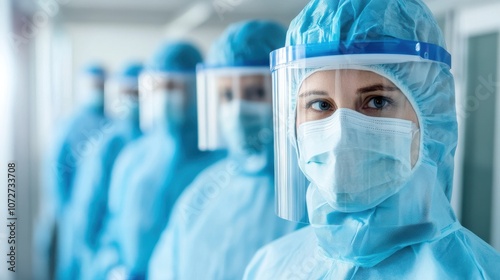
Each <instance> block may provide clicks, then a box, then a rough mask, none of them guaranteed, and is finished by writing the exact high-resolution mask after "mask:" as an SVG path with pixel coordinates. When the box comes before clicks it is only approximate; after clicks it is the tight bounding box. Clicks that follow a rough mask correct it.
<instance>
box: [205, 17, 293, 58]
mask: <svg viewBox="0 0 500 280" xmlns="http://www.w3.org/2000/svg"><path fill="white" fill-rule="evenodd" d="M285 37H286V29H285V28H284V27H283V26H281V25H280V24H278V23H276V22H273V21H267V20H250V21H243V22H239V23H235V24H232V25H230V26H229V27H228V28H227V29H226V30H225V31H224V33H223V34H222V35H221V36H220V37H219V38H218V39H217V41H215V43H214V44H213V45H212V47H211V49H210V52H209V54H208V57H207V66H213V67H237V66H269V53H270V52H271V51H273V50H275V49H277V48H281V47H283V46H284V44H285Z"/></svg>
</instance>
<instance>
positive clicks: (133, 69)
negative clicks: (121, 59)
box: [118, 62, 143, 79]
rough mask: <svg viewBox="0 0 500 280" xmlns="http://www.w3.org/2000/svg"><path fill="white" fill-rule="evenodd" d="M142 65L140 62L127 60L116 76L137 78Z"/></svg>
mask: <svg viewBox="0 0 500 280" xmlns="http://www.w3.org/2000/svg"><path fill="white" fill-rule="evenodd" d="M142 69H143V67H142V63H140V62H128V63H126V64H124V65H123V67H122V68H121V70H120V71H119V72H118V76H119V77H120V78H124V79H137V78H138V77H139V74H140V73H141V71H142Z"/></svg>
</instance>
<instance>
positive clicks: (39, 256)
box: [34, 102, 108, 273]
mask: <svg viewBox="0 0 500 280" xmlns="http://www.w3.org/2000/svg"><path fill="white" fill-rule="evenodd" d="M107 124H108V121H107V119H106V118H105V116H104V108H103V105H102V103H100V102H94V103H87V104H84V105H83V106H82V107H81V108H80V109H79V110H78V111H77V112H76V114H75V115H73V116H72V117H71V118H70V119H68V120H67V121H66V122H65V123H64V124H63V125H62V127H61V128H60V129H58V131H57V132H56V136H55V138H54V145H53V146H52V147H51V149H50V151H49V155H48V156H47V160H46V164H45V166H46V170H45V175H44V191H43V192H42V194H41V197H42V199H41V204H42V205H41V210H40V214H39V217H38V221H37V223H36V229H35V230H36V234H35V240H34V242H35V256H36V257H35V259H36V260H37V262H39V261H41V260H46V261H48V259H47V256H54V255H55V254H56V252H55V251H54V249H55V248H56V247H55V246H56V245H55V244H56V243H57V239H55V238H56V237H55V236H56V235H55V233H56V232H57V231H58V230H59V223H60V222H61V219H62V214H63V213H64V212H65V211H66V209H67V205H68V202H69V198H70V196H71V193H72V190H73V185H74V177H75V174H76V172H77V170H78V169H79V168H80V166H81V164H80V163H81V162H82V159H83V158H85V157H86V156H88V148H89V147H90V146H91V145H92V144H93V143H96V142H98V141H99V140H100V139H101V138H102V137H103V134H104V133H105V131H106V129H107ZM37 266H40V268H41V269H42V270H53V269H54V267H55V263H45V264H42V263H41V262H39V264H37ZM42 270H38V271H42ZM47 273H52V272H50V271H47Z"/></svg>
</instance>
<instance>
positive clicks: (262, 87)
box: [197, 65, 273, 156]
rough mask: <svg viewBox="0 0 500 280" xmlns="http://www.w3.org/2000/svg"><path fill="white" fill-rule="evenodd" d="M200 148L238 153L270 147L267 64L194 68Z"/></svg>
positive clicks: (270, 126)
mask: <svg viewBox="0 0 500 280" xmlns="http://www.w3.org/2000/svg"><path fill="white" fill-rule="evenodd" d="M197 83H198V86H197V88H198V98H199V100H198V128H199V130H198V135H199V141H198V143H199V148H200V149H201V150H217V149H228V150H229V152H230V153H233V154H238V155H244V156H245V155H247V156H251V155H255V154H260V153H265V152H267V151H268V150H272V143H273V142H272V102H271V101H272V98H271V76H270V73H269V68H267V67H224V68H204V67H203V66H201V65H199V66H198V69H197Z"/></svg>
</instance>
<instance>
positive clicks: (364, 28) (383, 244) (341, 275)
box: [245, 0, 500, 280]
mask: <svg viewBox="0 0 500 280" xmlns="http://www.w3.org/2000/svg"><path fill="white" fill-rule="evenodd" d="M286 45H287V46H286V47H285V48H282V49H279V50H277V51H275V52H273V53H272V58H274V59H273V60H272V61H273V63H272V65H271V67H272V70H273V85H274V87H273V89H274V90H275V91H274V98H275V101H276V103H275V104H277V106H276V107H275V109H276V110H275V112H274V116H275V117H276V118H282V119H283V120H284V121H281V122H278V123H277V126H276V134H275V137H276V138H275V139H277V143H276V147H277V152H278V153H279V154H280V156H282V158H280V159H281V161H280V162H279V164H278V166H277V169H278V170H279V171H280V173H279V174H283V175H284V177H283V178H278V179H283V180H281V183H278V184H277V192H278V195H283V197H285V195H286V194H289V193H294V194H297V196H290V197H289V200H283V201H279V202H282V204H279V205H277V206H278V208H281V207H282V206H283V207H288V209H287V211H283V214H288V213H293V212H294V210H295V209H296V208H297V207H298V206H300V205H302V204H303V203H304V201H306V202H307V210H308V218H309V222H310V224H311V226H310V227H306V228H304V229H302V230H299V231H296V232H294V233H292V234H290V235H288V236H286V237H284V238H282V239H280V240H277V241H276V242H273V243H271V244H269V245H268V246H266V247H264V248H263V249H261V250H260V251H259V252H258V253H257V254H256V256H255V257H254V258H253V260H252V263H251V264H250V265H249V267H248V268H247V270H246V273H245V279H258V280H261V279H500V270H499V269H498V264H500V255H499V254H498V252H496V251H495V250H494V249H493V248H492V247H491V246H489V245H488V244H487V243H485V242H484V241H483V240H481V239H480V238H478V237H477V236H476V235H474V234H473V233H472V232H470V231H469V230H467V229H465V228H464V227H463V226H462V225H461V224H460V222H459V221H458V219H457V217H456V216H455V213H454V211H453V209H452V208H451V205H450V198H451V193H452V186H453V169H454V154H455V149H456V146H457V138H458V137H457V134H458V133H457V120H456V118H457V114H456V111H455V88H454V78H453V75H452V74H451V72H450V67H451V56H450V54H449V53H448V52H447V51H446V49H445V47H446V46H445V41H444V38H443V35H442V33H441V30H440V28H439V27H438V25H437V23H436V21H435V20H434V18H433V15H432V13H431V12H430V10H429V9H428V8H427V7H426V6H425V4H424V3H423V2H422V1H420V0H365V1H359V0H313V1H311V2H310V3H309V4H308V5H306V7H305V8H304V9H303V10H302V12H301V13H300V14H299V15H298V16H297V17H296V18H295V19H294V20H293V21H292V23H291V24H290V28H289V30H288V33H287V43H286ZM293 162H298V164H297V165H293V164H292V163H293ZM304 176H305V177H306V178H307V179H308V181H309V182H310V184H309V187H308V188H306V189H303V192H302V193H301V192H300V191H299V188H297V187H298V184H297V183H298V182H300V181H303V180H302V179H304ZM300 178H302V179H300ZM278 182H280V181H279V180H278Z"/></svg>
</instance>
